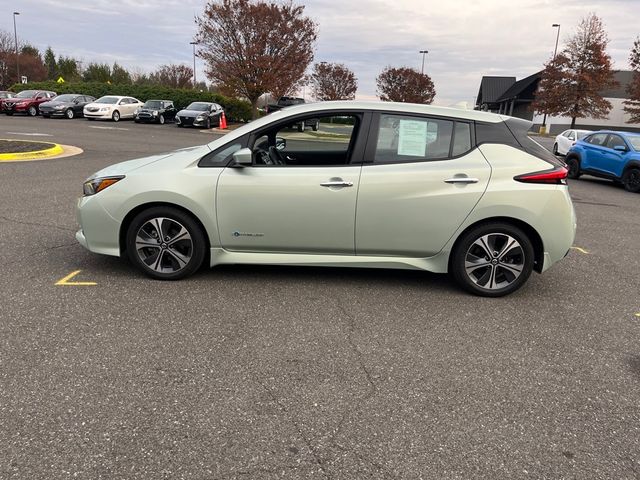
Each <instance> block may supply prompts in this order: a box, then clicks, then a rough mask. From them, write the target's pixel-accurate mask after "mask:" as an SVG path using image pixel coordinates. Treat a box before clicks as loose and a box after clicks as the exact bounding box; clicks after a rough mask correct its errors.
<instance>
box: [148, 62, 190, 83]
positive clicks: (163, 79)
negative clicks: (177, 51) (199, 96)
mask: <svg viewBox="0 0 640 480" xmlns="http://www.w3.org/2000/svg"><path fill="white" fill-rule="evenodd" d="M150 79H151V81H152V82H153V83H158V84H160V85H164V86H167V87H171V88H192V87H193V82H192V80H193V68H191V67H187V66H186V65H175V64H171V65H162V66H160V67H158V69H157V70H156V71H155V72H153V73H152V74H151V76H150Z"/></svg>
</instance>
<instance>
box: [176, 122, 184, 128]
mask: <svg viewBox="0 0 640 480" xmlns="http://www.w3.org/2000/svg"><path fill="white" fill-rule="evenodd" d="M176 125H177V126H178V128H183V127H184V125H182V124H181V123H176Z"/></svg>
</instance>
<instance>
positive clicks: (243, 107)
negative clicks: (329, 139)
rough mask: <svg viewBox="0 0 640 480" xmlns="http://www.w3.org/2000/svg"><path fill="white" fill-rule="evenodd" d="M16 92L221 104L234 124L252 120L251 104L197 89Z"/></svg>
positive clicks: (47, 85)
mask: <svg viewBox="0 0 640 480" xmlns="http://www.w3.org/2000/svg"><path fill="white" fill-rule="evenodd" d="M11 90H12V91H14V92H20V91H22V90H51V91H54V92H56V93H57V94H58V95H60V94H62V93H79V94H82V95H91V96H92V97H96V98H99V97H102V96H103V95H127V96H131V97H135V98H137V99H138V100H141V101H143V102H146V101H147V100H152V99H156V100H173V102H174V104H175V106H176V108H178V110H180V109H182V108H185V107H186V106H187V105H189V104H190V103H191V102H215V103H219V104H220V105H222V107H223V108H224V111H225V115H226V117H227V120H229V121H232V122H248V121H250V120H251V104H250V103H249V102H247V101H245V100H239V99H237V98H231V97H225V96H223V95H219V94H217V93H211V92H198V91H196V90H188V89H177V88H168V87H163V86H159V85H124V84H108V83H99V82H69V83H56V82H53V81H49V82H31V83H27V84H21V83H17V84H15V85H13V86H12V87H11Z"/></svg>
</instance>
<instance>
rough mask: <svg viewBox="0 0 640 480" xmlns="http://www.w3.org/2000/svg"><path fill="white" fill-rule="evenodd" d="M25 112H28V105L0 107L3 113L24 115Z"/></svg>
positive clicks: (4, 105) (5, 105)
mask: <svg viewBox="0 0 640 480" xmlns="http://www.w3.org/2000/svg"><path fill="white" fill-rule="evenodd" d="M27 110H29V105H15V104H11V105H7V104H6V103H5V104H3V105H2V111H3V112H10V113H11V112H13V113H24V112H26V111H27Z"/></svg>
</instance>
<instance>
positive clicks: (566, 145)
mask: <svg viewBox="0 0 640 480" xmlns="http://www.w3.org/2000/svg"><path fill="white" fill-rule="evenodd" d="M575 141H576V131H575V130H569V131H567V135H566V136H565V137H564V138H563V147H562V152H561V153H562V154H563V155H566V154H567V152H568V151H569V149H570V148H571V147H573V144H574V143H575Z"/></svg>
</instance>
